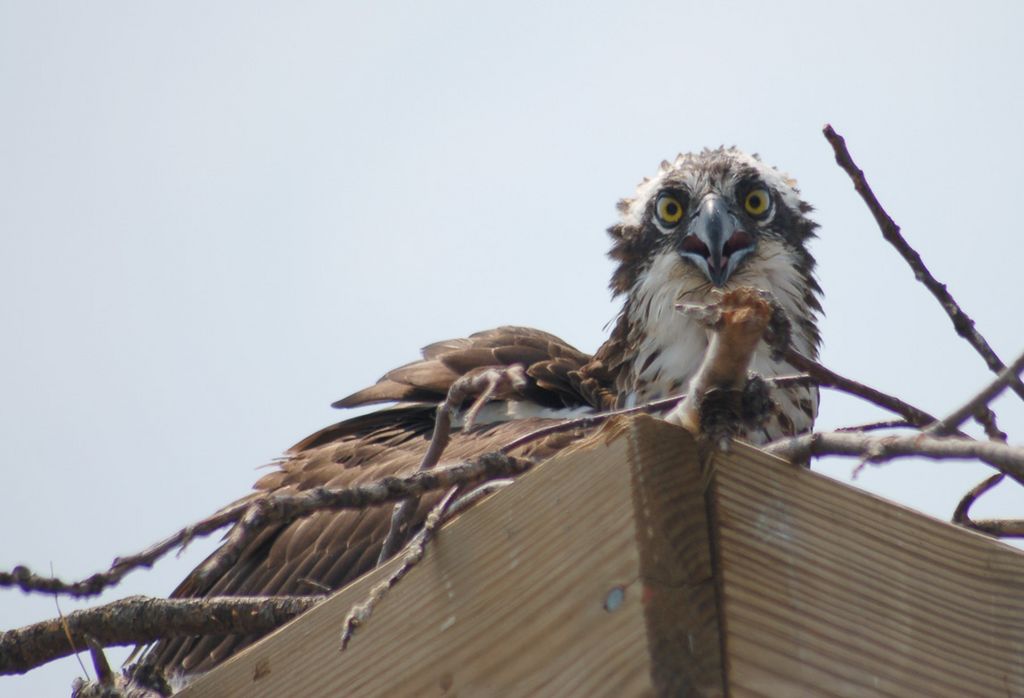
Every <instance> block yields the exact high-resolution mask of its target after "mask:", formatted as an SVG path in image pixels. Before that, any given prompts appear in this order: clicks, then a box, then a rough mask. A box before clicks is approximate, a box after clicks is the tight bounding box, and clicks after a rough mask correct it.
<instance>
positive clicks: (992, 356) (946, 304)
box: [823, 124, 1024, 399]
mask: <svg viewBox="0 0 1024 698" xmlns="http://www.w3.org/2000/svg"><path fill="white" fill-rule="evenodd" d="M823 132H824V134H825V139H826V140H827V141H828V142H829V144H830V145H831V146H832V150H833V151H834V152H835V155H836V162H837V163H838V164H839V166H840V167H841V168H843V170H844V171H845V172H846V174H847V175H849V177H850V179H851V180H852V181H853V187H854V189H856V190H857V193H858V194H860V197H861V198H862V199H863V200H864V203H865V204H867V206H868V210H870V211H871V215H872V216H874V218H875V222H876V223H877V224H878V228H879V229H880V230H881V231H882V237H884V238H885V239H886V240H887V241H888V242H889V244H891V245H892V246H893V247H895V248H896V250H897V251H898V252H899V253H900V256H902V257H903V259H904V260H906V262H907V264H909V265H910V268H911V269H912V270H913V272H914V278H916V279H917V280H918V281H920V282H921V283H922V284H924V286H925V288H927V289H928V290H929V291H931V294H932V295H933V296H935V298H936V300H938V301H939V305H941V306H942V309H943V310H945V311H946V315H948V316H949V319H950V320H952V321H953V328H954V329H955V330H956V333H957V334H958V335H960V336H961V337H963V338H964V339H966V340H967V342H968V343H969V344H970V345H971V346H972V347H974V349H975V351H977V352H978V354H980V355H981V357H982V358H983V359H984V360H985V363H986V364H987V365H988V367H989V369H990V370H991V371H992V372H993V373H999V372H1000V371H1002V370H1003V369H1004V368H1006V365H1005V364H1004V363H1003V362H1002V361H1001V360H1000V359H999V357H998V356H997V355H996V353H995V351H994V350H993V349H992V347H991V346H989V343H988V342H987V341H986V340H985V338H984V337H982V336H981V333H980V332H978V330H977V329H976V328H975V327H974V320H972V319H971V318H970V317H969V316H968V315H967V313H965V312H964V311H963V309H962V308H961V307H960V306H959V304H957V302H956V300H955V299H954V298H953V296H952V295H951V294H950V293H949V291H948V290H947V289H946V285H945V284H943V283H939V281H937V280H936V279H935V277H934V276H932V274H931V272H930V271H928V268H927V267H926V266H925V265H924V261H923V260H922V259H921V255H920V254H918V253H917V250H915V249H914V248H913V247H911V246H910V244H909V243H908V242H907V241H906V239H904V237H903V235H902V234H901V233H900V227H899V226H898V225H896V222H895V221H893V219H892V218H891V217H890V216H889V214H888V213H886V212H885V209H884V208H882V204H880V203H879V202H878V199H877V198H876V197H875V194H874V192H873V191H871V187H870V186H869V185H868V182H867V179H866V178H865V177H864V172H863V171H862V170H861V169H860V168H859V167H857V164H856V163H855V162H854V161H853V157H851V156H850V151H849V150H847V148H846V139H845V138H843V137H842V136H841V135H839V134H838V133H836V131H835V129H833V128H832V126H831V124H826V125H825V128H824V131H823ZM1009 384H1010V387H1012V388H1013V390H1014V392H1015V393H1017V395H1019V396H1020V397H1021V398H1022V399H1024V383H1022V382H1021V380H1020V378H1018V377H1017V376H1016V375H1014V376H1013V378H1012V379H1011V380H1010V383H1009Z"/></svg>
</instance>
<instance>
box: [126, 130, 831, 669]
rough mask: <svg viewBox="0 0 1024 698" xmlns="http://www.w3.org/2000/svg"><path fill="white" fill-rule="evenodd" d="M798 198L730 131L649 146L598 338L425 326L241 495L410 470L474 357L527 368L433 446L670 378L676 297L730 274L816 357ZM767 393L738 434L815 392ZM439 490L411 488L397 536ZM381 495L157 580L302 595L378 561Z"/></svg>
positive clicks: (221, 645) (477, 440)
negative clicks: (416, 352) (616, 302)
mask: <svg viewBox="0 0 1024 698" xmlns="http://www.w3.org/2000/svg"><path fill="white" fill-rule="evenodd" d="M811 210H812V209H811V206H810V205H809V204H807V203H806V202H805V201H804V200H803V199H802V198H801V194H800V192H799V190H798V189H797V186H796V182H795V180H793V179H792V178H790V177H789V176H788V175H786V174H784V173H783V172H782V171H780V170H778V169H776V168H774V167H771V166H769V165H767V164H765V163H764V162H763V161H762V160H761V159H760V158H759V157H758V156H756V155H751V154H748V153H746V152H744V151H741V150H739V149H737V148H735V147H732V148H726V147H720V148H716V149H704V150H702V151H699V152H695V153H688V154H681V155H679V156H678V157H676V158H675V159H674V160H671V161H668V160H666V161H663V162H661V164H660V166H659V167H658V169H657V171H656V172H655V174H654V175H653V176H651V177H647V178H645V179H644V180H643V181H642V182H641V183H640V184H639V186H638V187H637V188H636V190H635V192H634V193H633V194H632V195H631V196H629V197H627V198H624V199H622V200H621V201H620V202H619V204H618V212H619V219H618V221H617V222H616V223H614V224H613V225H612V226H611V227H610V228H608V231H607V232H608V234H609V235H610V237H611V249H610V251H609V253H608V255H609V257H610V258H611V259H612V260H613V262H614V263H615V269H614V272H613V274H612V277H611V282H610V289H611V292H612V295H613V297H614V298H621V300H622V305H621V309H620V310H619V312H618V314H617V316H616V317H615V319H614V321H613V323H612V325H611V327H612V329H611V332H610V335H609V337H608V338H607V340H606V341H605V342H604V343H603V344H602V345H601V346H600V347H599V348H598V349H597V351H596V352H594V353H593V354H587V353H585V352H582V351H580V350H578V349H576V348H574V347H572V346H571V345H569V344H568V343H566V342H565V341H563V340H561V339H559V338H558V337H556V336H555V335H552V334H549V333H547V332H543V331H541V330H537V329H532V328H526V327H513V326H502V327H498V328H495V329H490V330H486V331H483V332H478V333H476V334H473V335H470V336H469V337H465V338H459V339H452V340H446V341H441V342H436V343H434V344H430V345H429V346H427V347H425V348H424V349H423V350H422V356H421V358H420V359H418V360H416V361H413V362H411V363H408V364H406V365H404V366H400V367H398V368H396V369H394V370H392V371H389V372H388V373H386V374H385V375H384V376H383V377H382V378H381V379H380V380H378V381H377V382H376V383H375V384H373V385H370V386H369V387H367V388H364V389H362V390H359V391H358V392H355V393H353V394H352V395H349V396H348V397H345V398H343V399H341V400H339V401H337V402H336V403H334V406H335V407H338V408H343V409H346V408H356V407H367V406H375V407H376V409H374V410H373V411H371V412H368V413H365V414H361V415H359V416H355V417H351V418H348V419H344V420H342V421H340V422H338V423H336V424H333V425H331V426H328V427H326V428H324V429H321V430H320V431H317V432H315V433H313V434H312V435H310V436H308V437H307V438H305V439H303V440H302V441H300V442H299V443H297V444H296V445H295V446H293V447H292V448H291V449H289V450H288V451H287V452H286V454H285V456H284V457H283V458H281V459H280V460H279V461H277V462H276V463H275V464H273V470H272V471H271V472H269V473H267V474H266V475H264V476H263V477H261V478H260V479H259V480H258V481H257V482H256V483H255V485H254V488H253V489H254V492H253V493H252V494H250V495H249V497H256V496H259V495H261V494H263V493H275V492H301V491H304V490H308V489H310V488H313V487H318V486H328V487H351V486H354V485H358V484H363V483H367V482H372V481H375V480H379V479H380V478H382V477H384V476H389V475H407V474H411V473H412V472H413V471H415V470H416V469H417V467H418V466H419V464H420V462H421V460H422V458H423V454H424V451H425V450H426V448H427V445H428V443H429V440H430V436H431V431H432V429H433V426H434V421H435V415H436V412H437V409H438V404H439V402H440V401H441V400H443V399H444V398H445V396H446V393H447V392H448V389H449V388H450V387H451V386H452V384H453V383H455V381H457V380H459V379H460V378H461V377H463V376H469V375H473V374H474V373H475V372H476V373H479V372H481V371H485V370H490V369H495V368H497V369H512V368H515V367H518V369H521V371H522V375H523V377H524V378H525V380H523V381H521V382H520V383H519V384H518V386H517V387H516V388H515V389H513V390H510V391H506V392H505V393H503V394H501V395H499V396H495V399H494V400H492V401H491V402H489V403H488V404H487V405H486V406H485V407H483V408H482V409H481V410H480V411H479V413H478V414H476V415H475V419H474V422H473V424H472V426H469V425H466V424H463V425H462V426H461V427H458V428H456V429H454V431H453V433H452V436H451V441H450V443H449V445H448V447H447V449H446V450H445V452H444V458H443V461H445V462H457V461H460V460H464V459H468V458H472V457H474V456H479V455H481V454H483V453H486V452H489V451H494V450H497V449H499V448H500V447H502V446H503V445H505V444H508V443H510V442H512V441H513V440H514V439H517V438H519V437H521V436H523V435H524V434H527V433H530V432H533V431H534V430H536V429H538V428H539V427H541V426H544V425H548V424H553V423H557V422H559V421H563V420H566V419H570V418H572V417H575V416H579V415H583V414H588V413H597V412H603V411H608V410H613V409H617V408H626V407H634V406H639V405H643V404H645V403H648V402H651V401H654V400H658V399H660V398H666V397H670V396H673V395H678V394H680V393H681V392H683V391H685V389H686V386H687V384H688V381H689V380H690V378H691V377H692V376H693V375H694V373H695V372H696V370H697V369H698V367H699V365H700V363H701V361H702V359H703V357H704V353H705V350H706V348H707V346H708V332H707V329H706V328H705V327H704V326H702V325H700V324H699V323H698V322H697V321H695V320H694V319H693V318H691V317H689V316H688V315H686V314H684V313H680V312H678V310H677V306H678V305H679V304H701V303H707V302H710V301H711V300H713V299H714V298H715V297H716V294H721V293H722V292H723V291H727V290H729V289H733V288H738V287H754V288H757V289H763V290H765V291H768V292H770V293H771V294H772V296H773V297H774V298H775V299H776V302H777V303H778V304H779V305H780V306H781V307H782V309H784V311H785V313H786V315H787V316H788V319H789V321H790V323H791V340H790V341H791V345H792V347H793V348H794V349H795V350H796V351H798V352H799V353H801V354H804V355H805V356H808V357H810V358H816V356H817V353H818V349H819V346H820V343H821V337H820V334H819V330H818V319H819V316H820V315H821V313H822V308H821V297H822V291H821V287H820V286H819V284H818V282H817V280H816V277H815V261H814V257H813V256H812V254H811V252H810V250H809V243H810V242H811V241H812V240H813V238H815V236H816V229H817V224H816V223H814V222H813V220H811V218H810V217H809V214H810V212H811ZM751 370H752V371H753V372H755V373H757V374H758V375H760V376H762V377H772V376H780V375H790V374H793V373H796V371H795V369H794V368H793V367H792V366H789V365H788V364H786V363H785V361H784V360H783V359H779V358H778V357H777V356H774V355H773V353H772V351H771V349H770V348H769V347H768V346H767V344H765V343H764V342H762V343H761V344H760V345H759V346H758V348H757V349H756V350H755V353H754V356H753V359H752V361H751ZM770 397H771V400H772V402H773V403H774V405H775V409H773V410H772V411H771V413H770V414H769V415H768V416H767V418H766V419H764V420H762V421H761V422H760V423H759V424H757V425H756V426H753V427H751V428H750V429H748V430H747V431H746V432H745V433H743V434H741V436H742V437H743V438H745V439H746V440H748V441H749V442H751V443H754V444H765V443H767V442H770V441H773V440H776V439H779V438H782V437H785V436H793V435H796V434H801V433H804V432H807V431H809V430H810V429H811V427H812V425H813V423H814V419H815V417H816V415H817V409H818V393H817V389H816V388H815V387H814V386H809V385H806V384H790V385H788V386H786V387H775V388H772V389H771V392H770ZM585 432H586V430H584V429H567V430H565V431H561V432H554V433H551V434H549V435H547V436H546V437H544V438H539V439H535V440H532V441H530V442H528V443H526V444H524V445H523V446H522V447H520V448H518V449H516V450H514V451H513V453H514V454H515V455H519V456H523V457H528V458H533V459H536V460H543V459H545V458H547V457H550V456H551V455H553V454H554V453H557V452H558V451H559V450H561V449H563V448H565V447H566V446H568V445H569V444H571V443H573V442H574V441H576V440H578V439H580V438H583V437H584V436H585V435H586V433H585ZM439 496H440V495H434V496H424V497H423V498H422V499H421V501H420V502H419V504H418V505H417V507H416V511H415V513H414V515H413V517H412V520H411V525H410V527H409V529H408V531H406V533H405V535H406V538H408V537H409V536H411V535H413V534H414V533H415V531H416V530H417V528H418V527H419V526H420V525H421V524H422V521H423V519H424V518H425V516H426V514H427V512H428V511H429V510H430V508H431V507H432V506H433V504H434V503H435V502H436V501H437V500H438V498H439ZM244 499H245V498H243V500H244ZM243 500H239V501H243ZM392 510H393V507H392V506H391V505H388V506H377V507H370V508H366V509H362V510H342V511H322V512H318V513H314V514H311V515H309V516H305V517H302V518H299V519H297V520H294V521H290V522H286V523H279V524H275V525H272V526H270V527H269V528H267V529H264V530H263V531H262V532H260V533H259V534H258V535H257V536H256V538H255V539H254V540H253V541H252V542H250V543H249V544H248V545H247V547H246V548H245V549H244V550H243V551H242V552H241V554H240V555H239V557H238V559H237V561H236V562H234V564H233V565H232V566H230V567H229V568H228V569H227V570H226V571H224V572H223V574H221V575H220V576H219V577H217V578H215V579H201V578H200V576H199V575H198V574H197V573H195V572H193V573H192V574H191V575H189V576H188V577H186V579H185V580H184V581H183V582H182V583H181V585H180V586H179V587H178V588H177V589H176V590H175V591H174V592H173V594H172V596H173V597H176V598H202V597H207V596H224V595H237V596H260V595H263V596H269V595H313V594H322V593H324V591H325V590H334V589H338V588H340V587H342V586H344V585H346V584H347V583H349V582H350V581H352V580H354V579H356V578H357V577H359V576H360V575H362V574H364V573H365V572H367V571H369V570H370V569H372V568H373V567H374V566H375V565H376V564H377V562H378V556H379V555H380V551H381V548H382V545H383V541H384V539H385V538H386V536H387V532H388V529H389V525H390V520H391V514H392ZM214 554H216V553H214ZM256 639H258V637H257V636H243V635H230V636H226V637H224V636H220V637H213V636H209V637H190V638H175V639H168V640H162V641H160V642H158V643H156V644H154V645H152V646H150V647H149V648H148V649H147V650H146V653H145V655H144V659H143V663H145V664H147V665H149V666H151V667H156V668H157V669H159V670H160V671H162V672H163V673H164V674H166V675H169V676H176V677H178V680H182V679H185V680H187V677H189V676H193V675H196V674H199V673H202V672H205V671H208V670H209V669H211V668H213V667H215V666H216V665H218V664H219V663H221V662H223V661H224V660H225V659H227V658H228V657H230V656H232V655H233V654H234V653H236V652H238V651H239V650H240V649H242V648H244V647H245V646H247V645H249V644H251V643H252V642H254V641H255V640H256Z"/></svg>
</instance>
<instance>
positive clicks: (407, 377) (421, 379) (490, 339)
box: [334, 326, 595, 407]
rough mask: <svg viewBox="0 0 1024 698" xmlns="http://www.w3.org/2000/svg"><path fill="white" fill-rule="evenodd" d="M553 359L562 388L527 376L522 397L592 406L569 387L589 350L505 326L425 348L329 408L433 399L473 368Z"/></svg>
mask: <svg viewBox="0 0 1024 698" xmlns="http://www.w3.org/2000/svg"><path fill="white" fill-rule="evenodd" d="M553 360H557V361H558V368H559V370H562V371H564V372H565V373H564V383H565V386H566V387H567V389H564V390H559V391H556V392H551V391H550V390H548V389H545V388H543V387H538V386H537V382H536V381H535V380H530V381H528V384H527V386H526V388H524V390H523V392H522V398H523V399H524V400H528V401H532V402H536V403H538V404H540V405H543V406H546V407H577V406H595V405H594V403H592V402H590V401H589V400H588V399H587V396H586V395H585V394H584V393H583V392H582V391H580V390H578V389H574V388H573V387H572V386H573V385H575V384H574V382H573V380H572V378H571V377H570V374H571V373H572V372H578V371H579V370H580V369H582V368H583V367H584V366H586V365H587V363H589V362H590V360H591V357H590V356H589V355H587V354H584V353H583V352H581V351H579V350H578V349H576V348H574V347H572V346H571V345H569V344H567V343H566V342H564V341H562V340H561V339H559V338H558V337H556V336H554V335H552V334H548V333H547V332H542V331H540V330H535V329H532V328H529V327H511V326H509V327H498V328H495V329H493V330H486V331H484V332H477V333H476V334H473V335H471V336H469V337H467V338H465V339H449V340H445V341H443V342H436V343H434V344H431V345H429V346H427V347H424V348H423V358H422V359H420V360H419V361H413V362H412V363H408V364H405V365H404V366H399V367H398V368H396V369H394V370H391V371H388V372H387V373H386V374H385V375H384V377H382V378H381V379H380V380H379V381H377V383H376V384H375V385H372V386H370V387H369V388H364V389H363V390H360V391H358V392H356V393H353V394H352V395H349V396H348V397H345V398H342V399H341V400H338V401H337V402H335V403H334V407H358V406H361V405H372V404H377V403H381V402H430V403H436V402H439V401H441V400H443V399H444V396H445V395H446V394H447V393H448V388H450V387H451V384H452V383H454V382H455V381H456V380H457V379H458V378H459V376H462V375H465V374H467V373H469V372H470V371H473V370H475V369H480V368H486V367H489V366H514V365H521V366H523V367H524V368H526V369H527V375H530V374H531V372H532V370H533V369H534V368H535V367H538V366H540V365H543V364H544V363H546V362H550V361H553ZM551 370H552V369H548V372H549V373H550V371H551Z"/></svg>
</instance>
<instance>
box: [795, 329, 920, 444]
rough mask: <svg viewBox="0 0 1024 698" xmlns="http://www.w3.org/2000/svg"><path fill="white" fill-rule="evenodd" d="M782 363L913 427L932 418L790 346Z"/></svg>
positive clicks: (822, 384)
mask: <svg viewBox="0 0 1024 698" xmlns="http://www.w3.org/2000/svg"><path fill="white" fill-rule="evenodd" d="M784 357H785V361H786V363H788V364H789V365H790V366H792V367H793V368H795V369H797V370H800V371H803V372H804V373H806V374H808V375H810V376H811V377H813V378H814V380H815V381H816V382H817V383H818V385H819V386H821V387H822V388H834V389H835V390H839V391H842V392H844V393H848V394H850V395H856V396H857V397H859V398H862V399H864V400H867V401H868V402H871V403H873V404H875V405H878V406H879V407H882V408H884V409H887V410H889V411H890V412H894V413H896V414H898V415H900V416H901V417H903V418H904V419H906V420H907V421H908V422H910V423H912V424H913V425H914V426H917V427H919V428H923V427H926V426H928V425H929V424H931V423H932V422H934V421H936V420H935V417H933V416H932V415H930V414H928V413H927V412H925V411H924V410H922V409H920V408H918V407H914V406H913V405H911V404H909V403H906V402H904V401H903V400H900V399H899V398H898V397H895V396H892V395H888V394H886V393H883V392H882V391H881V390H876V389H875V388H872V387H871V386H868V385H864V384H863V383H859V382H857V381H855V380H852V379H850V378H846V377H845V376H841V375H839V374H838V373H836V372H835V371H833V370H831V369H828V368H825V366H823V365H821V364H820V363H818V362H817V361H815V360H814V359H809V358H807V357H806V356H804V355H803V354H801V353H799V352H797V351H796V350H795V349H793V348H792V347H790V348H789V349H787V350H786V351H785V352H784Z"/></svg>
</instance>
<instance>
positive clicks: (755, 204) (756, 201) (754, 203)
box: [743, 189, 772, 218]
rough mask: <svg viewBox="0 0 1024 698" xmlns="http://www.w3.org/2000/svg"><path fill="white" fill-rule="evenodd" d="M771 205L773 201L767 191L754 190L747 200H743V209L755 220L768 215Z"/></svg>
mask: <svg viewBox="0 0 1024 698" xmlns="http://www.w3.org/2000/svg"><path fill="white" fill-rule="evenodd" d="M771 205H772V200H771V197H770V196H769V195H768V190H767V189H753V190H751V192H750V193H749V194H747V196H746V198H744V199H743V208H745V209H746V210H747V213H749V214H750V215H751V216H754V217H755V218H757V217H759V216H763V215H764V214H766V213H768V209H769V208H770V207H771Z"/></svg>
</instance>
